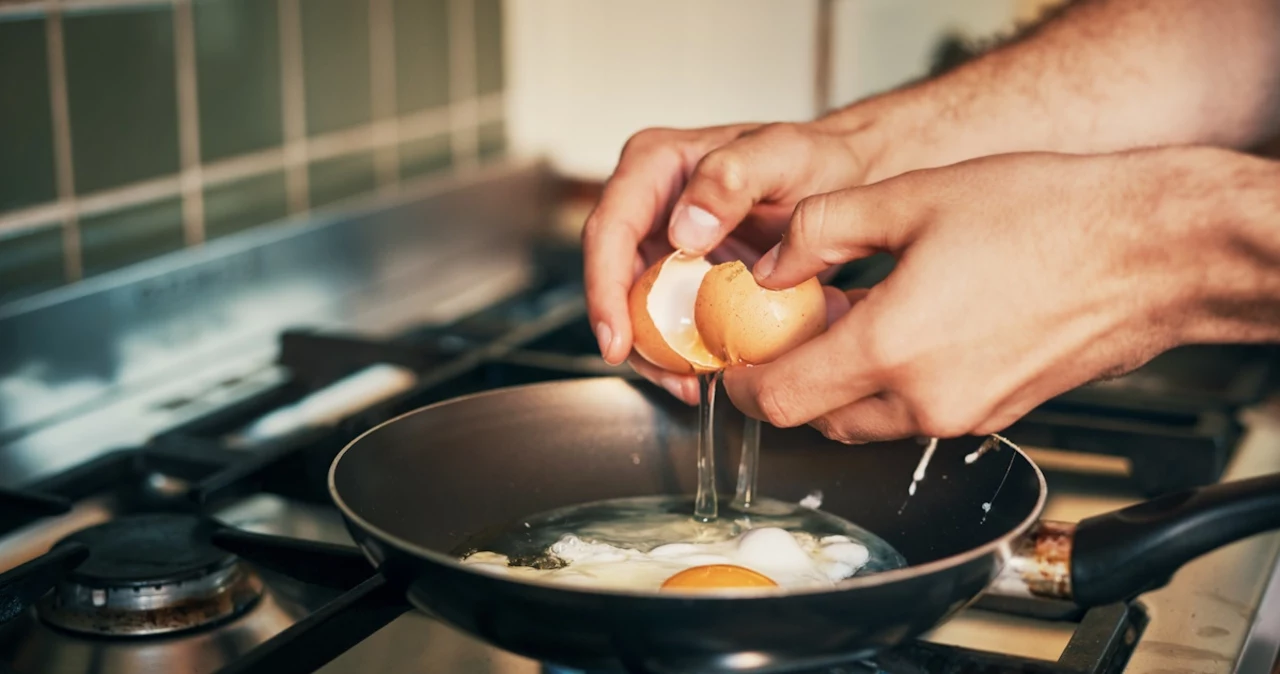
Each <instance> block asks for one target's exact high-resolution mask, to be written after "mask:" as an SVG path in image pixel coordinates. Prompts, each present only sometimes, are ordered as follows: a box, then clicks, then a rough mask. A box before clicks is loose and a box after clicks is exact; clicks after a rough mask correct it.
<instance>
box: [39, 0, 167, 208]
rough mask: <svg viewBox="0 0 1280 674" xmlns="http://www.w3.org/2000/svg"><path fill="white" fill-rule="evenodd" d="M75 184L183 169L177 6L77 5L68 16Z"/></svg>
mask: <svg viewBox="0 0 1280 674" xmlns="http://www.w3.org/2000/svg"><path fill="white" fill-rule="evenodd" d="M64 37H65V41H66V57H67V97H68V101H69V104H70V107H71V148H72V152H73V153H74V157H73V160H72V164H73V165H74V166H75V179H76V191H77V192H79V193H81V194H83V193H85V192H94V191H96V190H102V189H107V188H110V187H118V186H120V185H125V184H128V183H131V182H135V181H139V180H145V179H147V178H155V177H157V176H162V175H165V174H168V173H173V172H175V171H177V170H178V110H177V108H178V104H177V93H176V91H175V90H176V87H177V85H176V83H175V82H174V64H173V59H174V53H173V10H172V8H170V7H164V6H156V5H150V6H145V7H133V8H120V9H110V10H106V9H94V10H77V11H74V12H69V13H68V14H67V16H66V20H65V22H64Z"/></svg>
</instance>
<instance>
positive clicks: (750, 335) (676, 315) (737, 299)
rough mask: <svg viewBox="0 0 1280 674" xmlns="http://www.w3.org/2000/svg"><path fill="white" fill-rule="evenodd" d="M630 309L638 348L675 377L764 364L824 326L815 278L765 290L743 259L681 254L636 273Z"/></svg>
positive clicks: (823, 306) (822, 302)
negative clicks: (722, 260) (717, 260)
mask: <svg viewBox="0 0 1280 674" xmlns="http://www.w3.org/2000/svg"><path fill="white" fill-rule="evenodd" d="M629 304H630V310H631V322H632V324H633V325H634V326H635V349H636V351H637V352H638V353H639V354H640V355H641V356H643V357H644V358H645V359H646V360H648V361H649V362H651V363H653V364H655V365H657V366H659V367H661V368H663V369H665V370H668V371H671V372H676V373H680V374H691V373H706V372H715V371H718V370H722V369H724V368H725V367H728V366H731V365H760V364H763V363H767V362H769V361H771V360H774V359H776V358H777V357H778V356H781V355H782V354H784V353H786V352H787V351H790V350H791V349H794V348H795V347H797V346H799V345H801V344H803V343H804V342H807V341H809V340H810V339H812V338H813V337H815V336H817V335H818V334H819V333H821V332H822V331H824V330H826V328H827V310H826V300H825V299H824V297H823V294H822V286H821V284H819V283H818V279H817V278H812V279H809V280H807V281H805V282H804V283H801V284H800V285H798V286H796V287H794V288H786V289H783V290H770V289H768V288H764V287H761V286H760V285H759V284H758V283H756V281H755V278H754V277H753V276H752V275H751V271H750V270H749V269H747V266H746V265H745V264H743V263H742V262H741V261H734V262H726V263H724V264H719V265H712V264H711V263H710V262H708V261H707V260H706V259H705V258H702V257H693V256H688V255H684V254H682V253H679V252H676V253H672V254H670V255H668V256H666V257H664V258H662V259H661V260H658V261H657V262H656V263H654V265H653V266H652V267H650V268H649V269H648V270H646V271H645V273H644V274H642V275H641V276H640V278H639V279H638V280H637V281H636V283H635V285H634V286H632V288H631V296H630V298H629Z"/></svg>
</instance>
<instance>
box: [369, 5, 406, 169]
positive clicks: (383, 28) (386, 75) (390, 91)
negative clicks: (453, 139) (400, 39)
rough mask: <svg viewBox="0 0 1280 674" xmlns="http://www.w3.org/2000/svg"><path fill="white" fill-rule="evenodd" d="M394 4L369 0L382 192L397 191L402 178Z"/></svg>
mask: <svg viewBox="0 0 1280 674" xmlns="http://www.w3.org/2000/svg"><path fill="white" fill-rule="evenodd" d="M391 3H392V0H369V69H370V73H369V86H370V89H371V92H370V93H371V96H372V103H373V110H372V112H373V128H374V145H375V146H376V148H377V150H376V151H375V153H374V168H375V171H376V173H377V179H378V187H379V190H380V191H382V192H394V191H395V190H396V189H397V187H398V184H399V181H400V166H399V152H398V145H399V139H400V131H399V126H398V125H397V124H395V119H396V94H397V92H396V77H395V72H396V69H395V66H396V52H395V11H394V8H393V7H392V4H391ZM388 122H389V123H388Z"/></svg>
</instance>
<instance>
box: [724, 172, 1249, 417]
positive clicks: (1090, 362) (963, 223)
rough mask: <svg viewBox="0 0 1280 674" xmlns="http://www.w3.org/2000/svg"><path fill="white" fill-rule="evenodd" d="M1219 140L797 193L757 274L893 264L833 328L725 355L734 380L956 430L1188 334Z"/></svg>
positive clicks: (788, 400) (751, 397)
mask: <svg viewBox="0 0 1280 674" xmlns="http://www.w3.org/2000/svg"><path fill="white" fill-rule="evenodd" d="M1212 152H1215V151H1211V150H1196V149H1191V150H1154V151H1141V152H1133V153H1125V154H1117V155H1104V156H1093V157H1085V156H1073V155H1051V154H1021V155H1004V156H997V157H989V158H984V159H977V160H972V161H968V162H963V163H960V164H955V165H952V166H948V167H944V168H938V169H930V170H925V171H916V172H912V173H908V174H904V175H902V176H899V177H897V178H891V179H888V180H885V181H883V182H880V183H877V184H874V185H870V186H866V187H856V188H852V189H847V190H843V191H839V192H833V193H830V194H825V195H819V196H815V197H811V198H809V199H806V200H804V201H803V202H801V203H800V205H799V206H798V207H797V208H796V211H795V214H794V216H793V219H792V221H791V225H790V229H789V231H788V233H787V235H786V237H785V238H784V239H783V242H782V243H781V244H779V245H778V247H777V248H775V249H774V250H771V251H770V252H769V253H768V254H766V255H765V257H764V258H762V260H761V261H760V262H759V263H758V264H757V265H756V267H755V274H756V278H757V281H759V282H760V283H761V284H762V285H764V286H766V287H771V288H785V287H789V286H793V285H795V284H797V283H799V282H801V281H803V280H804V279H806V278H810V277H812V276H814V275H815V274H817V273H819V272H821V271H822V270H824V269H826V268H827V267H829V266H831V265H835V264H839V263H843V262H847V261H849V260H852V259H857V258H861V257H866V256H868V255H871V254H872V253H874V252H877V251H887V252H890V253H892V254H894V255H895V256H896V257H898V266H897V268H896V269H895V270H894V271H893V273H892V274H890V276H889V277H888V278H887V279H885V280H884V281H883V282H882V283H880V284H878V285H877V286H875V287H874V288H872V289H871V290H870V292H867V293H865V294H861V295H858V294H853V295H850V298H849V299H850V301H849V302H847V303H846V306H847V309H846V311H847V313H844V315H843V316H841V317H840V318H839V319H838V320H836V321H835V322H834V323H833V324H832V326H831V328H830V329H829V330H828V331H827V332H826V333H825V334H823V335H820V336H818V337H816V338H815V339H813V340H812V341H810V342H808V343H806V344H804V345H803V346H801V347H799V348H797V349H796V350H794V351H792V352H790V353H788V354H786V355H784V356H783V357H781V358H779V359H778V360H776V361H774V362H773V363H770V364H766V365H760V366H755V367H749V368H742V367H740V368H733V369H731V370H729V371H728V372H727V373H726V375H725V386H726V389H727V391H728V393H729V396H730V397H731V398H732V399H733V401H734V403H735V404H736V405H737V406H738V407H739V408H740V409H742V410H743V411H744V412H745V413H746V414H748V415H750V416H752V417H755V418H758V419H763V420H766V421H769V422H770V423H772V424H774V425H776V426H780V427H788V426H798V425H801V424H805V423H810V424H812V425H814V426H815V427H817V428H818V429H819V430H821V431H822V432H823V433H824V434H826V435H827V436H828V437H830V438H833V439H836V440H840V441H844V442H850V443H854V442H866V441H872V440H887V439H896V438H903V437H909V436H915V435H923V436H929V437H940V438H949V437H957V436H961V435H966V434H971V433H972V434H987V433H992V432H998V431H1000V430H1001V429H1004V428H1005V427H1007V426H1009V425H1011V424H1012V423H1013V422H1014V421H1016V420H1017V419H1018V418H1020V417H1021V416H1022V415H1024V414H1026V413H1027V412H1028V411H1030V410H1031V409H1033V408H1034V407H1036V406H1038V405H1039V404H1040V403H1042V402H1044V401H1045V400H1048V399H1049V398H1051V397H1053V396H1055V395H1058V394H1060V393H1063V392H1065V391H1067V390H1069V389H1072V388H1075V387H1077V386H1080V385H1082V384H1085V383H1088V382H1090V381H1092V380H1097V379H1099V378H1105V377H1112V376H1117V375H1120V374H1122V373H1125V372H1128V371H1130V370H1133V369H1135V368H1136V367H1138V366H1140V365H1142V364H1144V363H1146V362H1147V361H1148V360H1150V359H1151V358H1152V357H1154V356H1156V355H1157V354H1159V353H1160V352H1162V351H1164V350H1167V349H1169V348H1171V347H1173V346H1175V345H1177V344H1178V343H1179V342H1180V341H1182V338H1183V335H1182V334H1181V333H1180V318H1181V317H1180V312H1183V313H1185V311H1184V309H1185V302H1184V300H1185V298H1186V297H1187V296H1189V295H1190V294H1193V293H1194V290H1195V288H1196V287H1197V284H1198V282H1200V281H1201V280H1202V279H1203V278H1204V277H1206V276H1208V275H1210V274H1212V273H1213V272H1212V271H1211V269H1212V268H1213V264H1214V263H1215V258H1214V255H1215V253H1214V251H1217V250H1221V249H1222V248H1223V246H1222V245H1220V244H1215V243H1213V242H1214V241H1217V240H1221V238H1222V237H1223V236H1224V234H1223V233H1222V232H1220V231H1216V228H1215V227H1214V226H1213V225H1212V217H1208V216H1207V215H1206V213H1207V212H1208V211H1209V210H1211V209H1206V208H1205V199H1206V198H1207V197H1206V195H1207V194H1212V193H1213V186H1212V185H1206V184H1204V183H1203V181H1202V176H1198V175H1197V171H1198V170H1199V169H1201V168H1202V167H1203V162H1204V159H1205V153H1209V154H1208V157H1209V158H1210V159H1212V158H1213V157H1214V155H1213V154H1212ZM1215 237H1216V238H1215Z"/></svg>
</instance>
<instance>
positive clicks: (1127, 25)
mask: <svg viewBox="0 0 1280 674" xmlns="http://www.w3.org/2000/svg"><path fill="white" fill-rule="evenodd" d="M1277 34H1280V0H1078V1H1077V2H1074V3H1072V4H1071V5H1070V6H1069V7H1067V8H1066V9H1065V10H1064V11H1062V12H1061V13H1060V14H1059V15H1058V16H1056V17H1055V18H1054V19H1052V20H1050V21H1048V22H1046V23H1044V24H1042V25H1041V26H1039V27H1038V28H1036V29H1035V30H1033V31H1032V32H1030V33H1028V34H1026V35H1024V36H1022V37H1021V38H1019V39H1017V40H1015V41H1014V42H1012V43H1010V44H1007V45H1005V46H1003V47H1001V48H999V49H996V50H993V51H991V52H989V53H987V54H985V55H983V56H982V57H980V58H977V59H975V60H974V61H971V62H969V63H967V64H965V65H963V66H961V67H959V68H956V69H955V70H952V71H951V72H948V73H946V74H945V75H942V76H940V77H938V78H936V79H933V80H929V81H925V82H921V83H919V84H915V85H912V86H909V87H906V88H903V89H900V90H897V91H893V92H889V93H887V94H884V95H881V96H877V97H873V98H871V99H868V100H866V101H862V102H859V103H855V104H853V105H851V106H849V107H847V108H845V109H843V110H840V111H837V112H836V113H834V114H832V115H829V116H828V117H827V118H825V119H824V120H822V121H821V122H820V124H824V125H827V126H828V127H830V128H834V129H840V130H842V131H844V132H847V134H848V136H849V137H851V138H854V139H855V150H856V151H857V152H859V153H861V154H863V155H864V156H865V158H866V160H867V162H868V164H869V165H870V166H871V167H872V175H871V176H870V177H871V178H872V179H873V180H874V179H880V178H885V177H889V176H892V175H897V174H899V173H902V172H905V171H909V170H914V169H918V168H927V167H933V166H941V165H946V164H951V163H954V162H957V161H962V160H965V159H971V158H974V157H979V156H986V155H992V154H1001V153H1006V152H1018V151H1031V150H1045V151H1055V152H1069V153H1099V152H1110V151H1116V150H1121V149H1127V148H1133V147H1141V146H1152V145H1173V144H1207V145H1217V146H1223V147H1232V148H1247V147H1250V146H1252V145H1253V144H1256V143H1258V142H1261V141H1263V140H1265V139H1266V138H1267V137H1269V136H1270V135H1271V134H1273V133H1274V132H1275V131H1276V130H1277V128H1280V41H1278V40H1276V38H1275V36H1276V35H1277Z"/></svg>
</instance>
